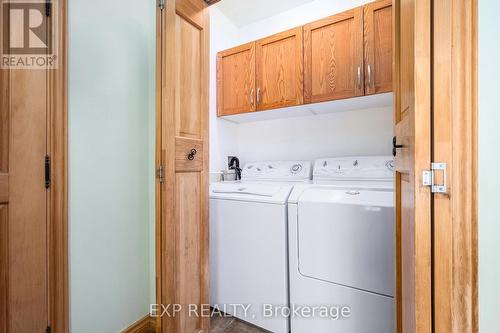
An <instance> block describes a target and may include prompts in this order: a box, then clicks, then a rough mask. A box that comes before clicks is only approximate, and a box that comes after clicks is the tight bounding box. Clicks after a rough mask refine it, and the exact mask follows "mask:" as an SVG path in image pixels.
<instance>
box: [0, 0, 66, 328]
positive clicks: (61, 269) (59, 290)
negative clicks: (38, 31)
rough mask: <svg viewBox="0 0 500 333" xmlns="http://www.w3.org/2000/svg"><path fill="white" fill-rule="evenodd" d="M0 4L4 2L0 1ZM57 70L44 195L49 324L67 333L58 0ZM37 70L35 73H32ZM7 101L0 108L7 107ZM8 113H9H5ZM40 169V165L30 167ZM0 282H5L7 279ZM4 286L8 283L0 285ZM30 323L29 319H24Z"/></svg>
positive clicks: (50, 86) (51, 75)
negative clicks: (49, 164) (49, 170)
mask: <svg viewBox="0 0 500 333" xmlns="http://www.w3.org/2000/svg"><path fill="white" fill-rule="evenodd" d="M2 2H3V1H2ZM53 8H55V10H57V12H53V15H52V17H54V14H55V13H56V14H57V21H56V23H57V29H58V32H57V34H56V36H57V38H58V41H57V43H55V45H57V46H58V51H57V52H56V54H57V61H58V66H57V68H56V69H49V70H47V154H48V155H49V156H50V163H51V174H50V176H51V183H50V188H49V189H48V192H47V195H48V200H47V225H48V227H47V228H48V232H47V237H48V266H49V268H48V279H47V281H48V302H49V304H48V312H49V313H48V320H49V324H50V326H51V329H52V331H53V332H61V333H68V332H69V312H68V308H69V307H68V302H69V292H68V262H69V260H68V160H67V156H68V130H67V128H68V98H67V59H68V52H67V51H68V49H67V48H68V31H67V0H58V2H57V6H54V7H53ZM12 70H24V69H6V70H1V71H0V86H2V89H1V90H2V96H6V97H7V98H6V99H8V96H9V89H10V87H9V80H10V74H9V73H10V71H12ZM34 70H37V69H34ZM9 103H10V102H9V101H5V103H2V104H1V105H0V106H1V107H7V108H8V107H9ZM7 113H9V111H7ZM35 167H42V164H40V165H37V166H33V168H35ZM1 278H5V279H7V277H6V275H5V276H4V275H2V276H1ZM0 282H2V283H3V282H7V281H0ZM27 320H29V318H27ZM0 329H1V328H0Z"/></svg>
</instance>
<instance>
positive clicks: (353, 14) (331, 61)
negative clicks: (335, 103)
mask: <svg viewBox="0 0 500 333" xmlns="http://www.w3.org/2000/svg"><path fill="white" fill-rule="evenodd" d="M304 63H305V69H304V80H305V81H304V100H305V102H306V103H316V102H323V101H330V100H334V99H342V98H349V97H356V96H362V95H363V94H364V78H363V76H364V73H363V72H364V71H363V7H359V8H355V9H352V10H348V11H346V12H343V13H340V14H337V15H334V16H330V17H327V18H325V19H322V20H319V21H316V22H313V23H310V24H307V25H305V26H304Z"/></svg>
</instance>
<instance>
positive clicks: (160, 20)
mask: <svg viewBox="0 0 500 333" xmlns="http://www.w3.org/2000/svg"><path fill="white" fill-rule="evenodd" d="M164 20H165V14H164V11H162V10H160V9H159V8H158V7H157V8H156V129H155V131H156V132H155V135H156V142H155V144H156V149H155V153H156V170H159V168H160V166H163V165H164V160H163V156H164V155H165V152H164V151H163V150H162V137H161V133H162V124H163V121H162V114H161V110H162V107H163V105H162V96H163V95H162V93H163V87H162V82H164V78H163V76H164V73H165V70H164V68H165V64H164V61H163V57H162V54H164V53H165V50H166V46H165V43H164V40H163V38H162V27H163V25H164ZM155 192H156V193H155V220H156V223H155V264H156V266H155V280H156V281H155V285H156V303H157V304H161V302H162V291H163V289H162V288H163V285H162V281H161V277H162V272H163V266H162V250H161V244H162V237H161V235H162V230H163V229H162V188H161V183H160V182H159V181H158V178H156V181H155ZM160 332H161V317H160V316H158V317H156V333H160Z"/></svg>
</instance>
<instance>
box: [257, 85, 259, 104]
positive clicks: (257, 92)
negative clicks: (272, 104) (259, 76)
mask: <svg viewBox="0 0 500 333" xmlns="http://www.w3.org/2000/svg"><path fill="white" fill-rule="evenodd" d="M259 104H260V88H257V105H259Z"/></svg>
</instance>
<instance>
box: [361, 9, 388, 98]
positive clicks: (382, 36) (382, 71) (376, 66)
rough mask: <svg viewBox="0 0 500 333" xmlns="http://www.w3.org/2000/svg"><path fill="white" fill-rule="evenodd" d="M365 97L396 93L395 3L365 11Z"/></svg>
mask: <svg viewBox="0 0 500 333" xmlns="http://www.w3.org/2000/svg"><path fill="white" fill-rule="evenodd" d="M364 39H365V40H364V50H365V94H366V95H371V94H378V93H383V92H389V91H392V1H391V0H382V1H376V2H372V3H370V4H368V5H366V6H365V7H364Z"/></svg>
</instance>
